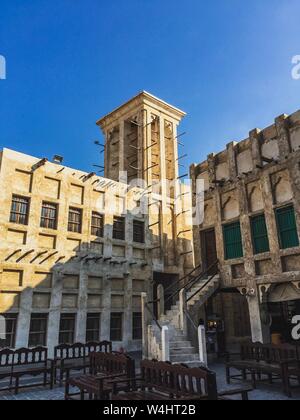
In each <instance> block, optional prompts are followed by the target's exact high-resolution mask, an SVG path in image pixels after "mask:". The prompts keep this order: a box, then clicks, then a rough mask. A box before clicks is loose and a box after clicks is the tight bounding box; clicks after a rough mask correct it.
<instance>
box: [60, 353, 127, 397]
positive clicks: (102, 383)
mask: <svg viewBox="0 0 300 420" xmlns="http://www.w3.org/2000/svg"><path fill="white" fill-rule="evenodd" d="M134 377H135V362H134V360H133V359H131V358H130V357H129V356H127V355H125V354H120V353H103V352H95V353H91V354H90V373H89V374H88V375H81V376H77V377H73V378H70V370H67V380H66V384H65V399H66V400H72V399H75V398H74V397H77V396H80V399H81V400H84V399H85V396H86V395H88V397H89V399H94V400H107V399H108V398H109V396H110V394H111V393H112V387H113V384H112V381H113V380H114V379H116V378H119V379H125V378H134ZM71 387H74V388H78V390H79V392H75V393H71V392H70V388H71Z"/></svg>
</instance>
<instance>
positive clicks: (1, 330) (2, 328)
mask: <svg viewBox="0 0 300 420" xmlns="http://www.w3.org/2000/svg"><path fill="white" fill-rule="evenodd" d="M5 339H6V319H5V318H4V316H1V315H0V340H5Z"/></svg>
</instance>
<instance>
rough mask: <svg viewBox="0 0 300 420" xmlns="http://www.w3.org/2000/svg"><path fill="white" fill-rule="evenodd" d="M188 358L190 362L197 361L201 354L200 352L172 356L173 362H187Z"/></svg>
mask: <svg viewBox="0 0 300 420" xmlns="http://www.w3.org/2000/svg"><path fill="white" fill-rule="evenodd" d="M186 360H188V361H189V362H197V361H199V355H198V354H190V353H187V354H180V355H178V356H171V362H174V363H186Z"/></svg>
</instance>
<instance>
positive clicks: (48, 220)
mask: <svg viewBox="0 0 300 420" xmlns="http://www.w3.org/2000/svg"><path fill="white" fill-rule="evenodd" d="M45 206H52V210H54V212H55V213H54V218H53V217H51V216H50V215H45V216H43V211H44V209H46V211H47V210H48V212H51V209H50V207H48V208H47V207H45ZM43 221H44V222H46V223H45V225H43ZM51 222H53V225H51ZM57 222H58V204H56V203H51V202H50V201H43V202H42V208H41V223H40V227H41V228H43V229H51V230H57Z"/></svg>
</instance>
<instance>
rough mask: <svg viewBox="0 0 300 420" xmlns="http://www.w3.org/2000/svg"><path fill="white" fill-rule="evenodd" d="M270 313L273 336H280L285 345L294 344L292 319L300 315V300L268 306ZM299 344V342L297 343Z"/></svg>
mask: <svg viewBox="0 0 300 420" xmlns="http://www.w3.org/2000/svg"><path fill="white" fill-rule="evenodd" d="M268 309H269V313H270V315H271V317H272V324H271V327H270V330H271V335H272V336H274V335H278V336H280V339H281V341H283V342H284V343H291V344H292V343H294V344H295V341H294V340H293V337H292V329H293V326H294V325H293V324H292V319H293V317H294V316H295V315H300V300H290V301H287V302H277V303H269V304H268ZM297 343H298V344H299V342H297Z"/></svg>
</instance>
